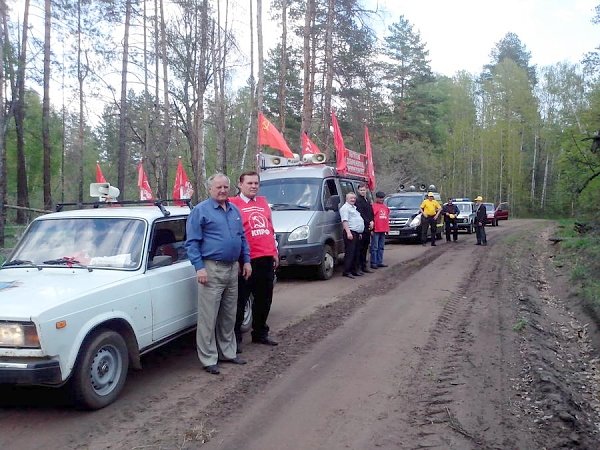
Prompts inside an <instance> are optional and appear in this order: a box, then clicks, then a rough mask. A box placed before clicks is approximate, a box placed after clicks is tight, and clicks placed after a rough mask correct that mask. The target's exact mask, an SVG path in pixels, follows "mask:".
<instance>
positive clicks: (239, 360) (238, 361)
mask: <svg viewBox="0 0 600 450" xmlns="http://www.w3.org/2000/svg"><path fill="white" fill-rule="evenodd" d="M220 361H221V362H224V363H231V364H238V365H242V364H246V360H245V359H242V358H240V357H239V356H236V357H235V358H231V359H221V360H220Z"/></svg>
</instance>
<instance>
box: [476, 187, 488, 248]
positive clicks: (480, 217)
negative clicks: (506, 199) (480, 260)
mask: <svg viewBox="0 0 600 450" xmlns="http://www.w3.org/2000/svg"><path fill="white" fill-rule="evenodd" d="M482 202H483V197H482V196H481V195H478V196H477V197H476V198H475V203H476V204H477V206H476V209H475V236H476V237H477V243H476V244H475V245H487V238H486V236H485V221H486V219H487V211H486V210H485V205H484V204H483V203H482Z"/></svg>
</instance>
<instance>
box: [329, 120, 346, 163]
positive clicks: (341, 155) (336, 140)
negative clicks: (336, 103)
mask: <svg viewBox="0 0 600 450" xmlns="http://www.w3.org/2000/svg"><path fill="white" fill-rule="evenodd" d="M331 126H332V127H333V145H334V146H335V160H336V167H335V168H336V169H337V170H338V171H339V172H345V171H346V147H345V146H344V138H343V137H342V132H341V130H340V126H339V124H338V121H337V117H335V112H334V111H333V110H332V111H331Z"/></svg>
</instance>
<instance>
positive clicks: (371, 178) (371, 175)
mask: <svg viewBox="0 0 600 450" xmlns="http://www.w3.org/2000/svg"><path fill="white" fill-rule="evenodd" d="M365 147H366V148H367V152H366V153H367V177H368V182H367V184H368V185H369V189H371V190H373V189H375V165H374V164H373V150H372V149H371V138H370V137H369V129H368V128H367V126H366V125H365Z"/></svg>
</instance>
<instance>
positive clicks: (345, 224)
mask: <svg viewBox="0 0 600 450" xmlns="http://www.w3.org/2000/svg"><path fill="white" fill-rule="evenodd" d="M355 203H356V194H355V193H354V192H348V193H347V194H346V203H344V204H343V205H342V207H341V208H340V218H341V219H342V228H343V230H342V234H343V237H344V272H343V273H342V275H343V276H345V277H347V278H354V277H359V276H362V275H364V274H363V273H362V272H357V271H356V266H357V265H358V256H359V253H358V250H359V247H358V246H359V245H360V238H361V236H362V233H363V231H364V228H365V223H364V220H363V218H362V216H361V215H360V213H359V212H358V209H356V206H355Z"/></svg>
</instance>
